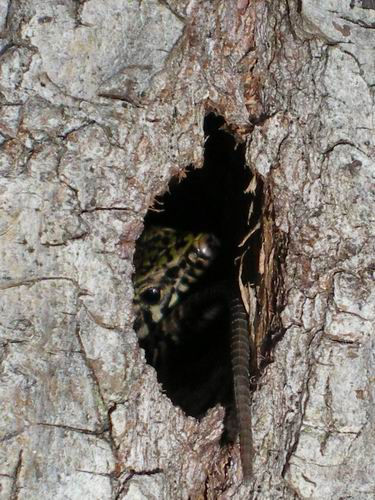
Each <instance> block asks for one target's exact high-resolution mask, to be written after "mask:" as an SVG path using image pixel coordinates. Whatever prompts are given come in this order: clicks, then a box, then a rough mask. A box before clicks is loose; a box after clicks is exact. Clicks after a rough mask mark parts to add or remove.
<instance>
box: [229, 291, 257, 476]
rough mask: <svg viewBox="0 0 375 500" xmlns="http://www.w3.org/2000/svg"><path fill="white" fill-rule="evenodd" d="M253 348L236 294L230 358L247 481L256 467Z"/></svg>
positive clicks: (232, 309) (243, 472)
mask: <svg viewBox="0 0 375 500" xmlns="http://www.w3.org/2000/svg"><path fill="white" fill-rule="evenodd" d="M251 347H252V340H251V339H250V336H249V327H248V316H247V313H246V310H245V308H244V305H243V303H242V299H241V297H240V296H239V294H238V293H236V294H235V295H234V296H233V298H232V300H231V360H232V370H233V385H234V398H235V404H236V411H237V420H238V427H239V436H240V453H241V463H242V474H243V479H244V482H248V481H249V480H250V479H251V477H252V469H253V466H252V459H253V436H252V430H251V389H250V364H251V359H252V358H251V356H252V355H254V352H251V351H252V348H251Z"/></svg>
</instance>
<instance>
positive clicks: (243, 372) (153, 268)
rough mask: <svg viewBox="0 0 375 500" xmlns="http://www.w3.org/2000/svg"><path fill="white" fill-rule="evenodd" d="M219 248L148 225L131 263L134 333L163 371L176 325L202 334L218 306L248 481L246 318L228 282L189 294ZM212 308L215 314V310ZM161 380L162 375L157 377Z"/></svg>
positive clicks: (207, 238) (209, 238) (196, 236)
mask: <svg viewBox="0 0 375 500" xmlns="http://www.w3.org/2000/svg"><path fill="white" fill-rule="evenodd" d="M219 248H220V243H219V240H218V239H217V238H216V236H214V235H213V234H210V233H192V232H189V231H181V230H176V229H172V228H167V227H157V226H150V227H148V228H146V230H145V231H144V232H143V234H142V236H141V239H140V241H139V243H138V246H137V250H136V254H135V259H134V264H135V271H136V272H135V279H134V291H135V295H134V306H135V313H136V319H135V323H134V328H135V330H136V332H137V336H138V339H139V344H140V346H141V347H142V348H144V350H145V353H146V359H147V361H148V362H149V363H150V364H151V365H152V366H154V367H155V368H158V367H159V368H160V367H161V369H163V366H164V365H165V363H166V360H165V352H164V351H165V346H166V343H167V342H172V343H178V342H179V330H180V325H182V324H183V323H184V321H187V320H191V318H194V319H193V326H194V327H195V328H196V329H198V330H199V329H203V328H204V325H205V324H207V322H209V321H211V319H212V318H213V317H215V314H217V310H218V309H220V305H222V304H223V303H225V304H226V306H227V307H228V308H229V309H230V316H231V322H230V324H231V327H230V328H231V332H230V335H231V342H230V344H231V363H232V371H233V385H234V399H235V406H236V413H237V420H238V427H239V437H240V455H241V463H242V472H243V478H244V480H245V481H246V482H247V481H248V480H249V479H250V478H251V476H252V454H253V446H252V434H251V407H250V405H251V388H250V375H251V373H250V371H251V370H250V367H251V357H252V356H253V355H254V352H253V347H252V344H251V341H250V338H249V333H248V326H249V325H248V316H247V312H246V310H245V308H244V306H243V303H242V299H241V296H240V294H239V292H237V291H235V288H236V287H234V286H231V285H230V284H228V283H219V284H218V285H215V286H211V287H208V288H207V289H203V290H199V291H197V292H194V291H192V290H194V285H195V284H196V283H197V282H199V280H200V279H201V277H202V276H203V274H204V273H205V272H206V271H207V269H208V268H209V267H210V266H211V265H212V263H213V262H214V260H215V258H216V256H217V255H218V252H219ZM215 303H218V304H219V306H218V309H215ZM161 379H162V380H163V376H161Z"/></svg>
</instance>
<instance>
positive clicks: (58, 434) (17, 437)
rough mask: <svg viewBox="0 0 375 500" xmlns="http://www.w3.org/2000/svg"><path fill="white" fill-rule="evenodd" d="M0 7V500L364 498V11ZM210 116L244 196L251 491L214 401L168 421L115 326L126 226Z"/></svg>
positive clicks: (369, 455)
mask: <svg viewBox="0 0 375 500" xmlns="http://www.w3.org/2000/svg"><path fill="white" fill-rule="evenodd" d="M0 14H1V16H2V36H3V38H2V41H1V53H0V54H1V55H0V72H1V107H2V109H1V117H0V131H1V134H2V144H1V164H0V169H1V174H2V178H1V188H0V189H1V199H0V202H1V240H0V244H1V305H0V308H1V330H0V332H1V346H2V351H1V356H0V363H1V365H0V366H1V371H0V373H1V387H0V393H1V410H0V411H1V419H0V427H1V440H0V443H1V447H0V498H1V499H8V498H10V499H15V498H17V499H28V500H30V499H40V498H43V497H44V498H54V499H55V498H64V499H66V498H69V499H78V498H84V499H96V498H97V499H101V500H102V499H114V498H120V499H135V498H147V499H151V498H155V499H179V498H181V499H185V498H186V499H187V498H222V499H224V498H225V499H227V498H236V499H242V498H255V497H256V498H264V499H266V498H272V499H276V498H288V499H289V498H316V499H318V498H319V499H321V498H355V499H362V498H373V497H374V495H375V479H374V478H375V429H374V419H375V410H374V405H373V400H374V397H375V394H374V380H375V378H374V377H375V373H374V372H375V368H374V367H375V363H374V335H373V320H374V285H373V282H372V281H371V279H372V275H371V274H372V272H373V252H374V245H373V243H374V239H373V236H374V221H373V219H374V217H373V213H374V204H373V200H374V198H373V195H374V193H373V191H372V192H371V190H370V188H371V182H373V171H374V170H373V168H374V165H373V156H374V151H375V149H374V147H375V144H374V131H373V91H372V88H373V86H374V84H375V71H374V69H375V67H374V66H375V63H374V61H375V58H374V46H375V35H374V30H373V29H371V28H373V27H374V23H375V4H374V2H371V1H369V0H355V1H354V0H353V1H352V2H349V1H347V2H342V1H339V0H325V1H322V2H314V1H313V0H300V1H297V0H296V1H294V0H289V1H288V0H284V1H267V2H266V1H264V0H259V1H255V0H253V1H246V0H238V1H234V0H227V1H226V0H214V1H203V0H190V1H188V0H180V1H177V0H166V1H157V0H149V1H147V2H145V1H144V2H141V1H139V2H137V1H135V0H134V1H128V0H106V1H105V2H101V1H95V0H91V1H90V0H87V1H79V2H78V1H77V2H73V1H70V0H63V1H61V2H56V1H55V0H46V1H44V2H36V1H35V0H23V1H13V2H10V1H9V2H6V1H5V0H4V1H2V2H1V4H0ZM211 111H214V112H216V113H217V114H220V115H222V116H223V117H224V118H225V120H226V123H227V125H228V127H229V128H230V129H231V131H232V132H233V134H235V136H236V138H237V140H238V141H246V159H247V163H248V166H249V168H251V169H252V171H253V172H254V173H255V174H257V175H258V176H259V179H262V181H263V186H264V193H265V195H264V207H263V212H262V213H263V221H262V228H263V229H262V231H263V233H262V234H263V252H262V255H263V263H262V266H261V268H262V272H263V281H262V286H261V289H260V297H259V303H260V305H261V313H260V314H261V316H260V323H259V324H260V325H261V326H260V327H259V328H260V329H263V330H262V332H261V333H262V335H261V336H262V337H267V336H268V337H269V336H273V337H277V340H278V341H277V342H276V343H275V347H274V349H273V352H272V358H273V362H272V363H271V364H269V365H268V366H267V367H266V368H265V370H264V371H263V373H262V375H261V378H260V379H259V381H258V384H257V389H256V391H255V393H254V396H253V407H252V420H253V439H254V457H253V474H254V475H253V480H252V481H251V482H250V484H249V485H245V484H242V473H241V466H240V459H239V456H240V455H239V448H238V444H236V445H234V446H231V447H228V446H227V447H221V446H220V436H221V432H222V425H223V409H222V408H221V407H215V408H213V409H211V410H209V412H208V413H207V415H206V416H205V417H204V418H203V419H202V420H201V421H198V420H195V419H193V418H192V417H186V416H185V415H184V414H183V412H182V411H181V410H180V409H179V408H176V407H174V406H173V404H172V403H171V402H170V401H169V399H168V398H167V397H166V395H165V394H163V392H162V391H161V389H160V387H159V385H158V383H157V379H156V375H155V372H154V370H153V369H152V368H151V367H150V366H148V365H147V364H146V363H145V360H144V355H143V351H141V350H140V348H139V347H138V343H137V338H136V335H135V333H134V331H133V330H132V322H133V319H134V318H133V313H132V296H133V289H132V272H133V267H132V258H133V251H134V245H135V241H136V239H137V238H138V237H139V235H140V234H141V231H142V220H143V217H144V215H145V213H146V211H147V209H148V208H149V206H150V205H151V204H152V201H153V200H154V197H155V196H156V195H157V194H159V193H162V192H163V191H164V190H165V189H166V187H167V184H168V182H169V180H170V179H171V178H172V176H176V175H177V176H183V175H184V168H185V167H186V166H188V165H190V164H193V165H195V166H196V167H199V166H201V165H202V161H203V145H204V136H203V119H204V116H205V115H206V114H207V113H208V112H211ZM372 187H373V185H372ZM276 328H277V331H275V329H276ZM271 340H272V339H271ZM275 340H276V339H275Z"/></svg>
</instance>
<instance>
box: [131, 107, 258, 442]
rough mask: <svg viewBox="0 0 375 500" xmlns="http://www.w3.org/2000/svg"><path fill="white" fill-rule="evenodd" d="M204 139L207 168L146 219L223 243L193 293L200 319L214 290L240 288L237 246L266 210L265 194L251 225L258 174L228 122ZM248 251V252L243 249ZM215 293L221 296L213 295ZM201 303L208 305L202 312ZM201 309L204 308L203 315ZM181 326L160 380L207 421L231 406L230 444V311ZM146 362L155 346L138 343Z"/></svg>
mask: <svg viewBox="0 0 375 500" xmlns="http://www.w3.org/2000/svg"><path fill="white" fill-rule="evenodd" d="M204 132H205V136H206V143H205V155H204V166H203V168H201V169H194V168H190V167H189V168H188V169H187V176H186V178H185V179H183V180H182V181H180V182H179V181H178V180H177V179H172V181H171V183H170V185H169V191H168V192H167V193H166V194H165V195H164V196H162V197H161V198H159V200H158V201H159V203H158V204H157V206H156V207H157V209H160V211H154V210H150V211H149V212H148V214H147V216H146V218H145V231H147V229H148V228H149V227H150V226H161V227H171V228H174V229H177V230H181V231H185V230H187V231H191V232H194V233H200V232H204V233H212V234H214V235H215V236H216V237H217V238H218V240H219V241H220V251H219V254H218V256H217V258H216V259H215V261H214V263H213V264H212V266H210V267H209V268H208V270H207V271H206V273H205V274H204V275H203V276H202V277H201V278H200V280H199V282H197V283H196V284H195V285H194V288H193V290H192V292H191V293H190V292H189V293H188V294H187V296H188V297H191V296H192V295H191V294H195V295H194V296H195V297H198V300H197V314H196V316H199V315H200V314H204V312H203V313H202V311H203V310H204V307H205V305H204V301H203V302H202V301H201V300H200V298H201V297H202V294H204V292H205V291H207V290H208V289H210V290H211V289H212V290H215V287H217V286H218V285H219V284H224V286H225V287H227V289H228V292H229V289H230V287H232V286H236V283H237V277H236V270H235V265H234V261H235V258H236V257H237V256H238V255H239V254H240V250H239V249H238V245H239V242H240V241H241V240H242V239H243V238H244V236H245V235H246V233H247V232H248V230H249V226H250V227H251V226H252V225H253V223H254V221H255V220H257V219H258V218H259V215H260V210H261V199H260V198H261V194H258V195H256V203H255V207H254V208H255V209H254V212H253V215H252V217H251V220H250V221H249V220H248V219H249V206H250V203H251V200H252V199H253V198H254V197H253V196H252V195H251V194H248V193H245V190H246V188H247V187H248V186H249V184H250V181H251V178H252V175H251V173H250V170H249V168H248V167H246V165H245V145H244V144H236V141H235V139H234V137H233V135H231V134H230V133H229V132H228V131H227V130H226V128H225V122H224V119H223V118H222V117H220V116H217V115H215V114H213V113H210V114H209V115H207V117H206V119H205V122H204ZM259 233H260V232H258V236H257V235H256V236H255V239H256V241H255V244H254V239H253V243H252V245H253V247H254V249H255V250H253V251H249V252H247V257H246V259H245V261H244V264H245V265H244V273H245V275H246V276H245V277H244V278H245V279H244V281H250V282H254V281H256V280H257V273H258V269H257V265H258V253H259V246H260V236H259ZM242 251H243V249H242ZM213 295H215V294H213ZM202 304H203V306H202ZM200 308H201V309H202V310H201V309H200ZM194 321H195V320H193V321H192V327H191V328H182V331H181V332H178V336H179V342H178V344H175V343H173V342H171V343H170V344H168V347H167V353H166V356H165V359H167V363H166V366H163V367H162V368H161V369H159V368H160V367H158V366H156V368H157V371H158V379H159V382H161V384H162V385H163V388H164V390H165V391H166V393H167V395H168V396H169V398H170V399H171V400H172V402H173V403H174V404H176V405H178V406H180V407H181V408H182V409H183V410H184V411H185V413H186V414H188V415H191V416H194V417H198V418H199V417H201V416H203V415H204V414H205V412H206V411H207V410H208V409H209V408H210V407H213V406H214V405H215V404H217V403H221V404H223V405H224V406H225V407H226V408H227V410H228V411H227V417H228V418H227V425H226V427H227V432H228V436H229V438H231V434H232V432H231V427H232V424H231V422H230V421H231V420H232V418H231V413H233V411H230V408H231V405H232V386H233V383H232V374H231V366H230V350H229V335H230V328H229V310H228V307H222V308H220V313H219V314H217V315H216V316H215V317H214V319H213V320H210V321H208V322H207V325H205V326H204V327H203V328H201V329H199V332H196V331H194ZM140 345H141V347H143V348H144V349H145V352H146V359H147V360H148V362H149V363H150V364H153V354H154V353H153V349H154V344H153V343H151V344H150V343H149V339H148V338H147V339H146V340H143V341H140Z"/></svg>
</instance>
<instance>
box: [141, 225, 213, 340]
mask: <svg viewBox="0 0 375 500" xmlns="http://www.w3.org/2000/svg"><path fill="white" fill-rule="evenodd" d="M217 247H218V241H217V239H216V238H215V237H214V236H212V235H210V234H205V233H199V234H194V233H191V232H187V231H180V230H175V229H171V228H165V227H154V226H152V227H149V228H147V229H146V230H145V231H144V233H143V234H142V236H141V238H140V240H139V242H138V244H137V251H136V255H135V259H134V263H135V270H136V273H135V280H134V291H135V296H134V304H135V307H136V314H137V319H136V323H135V328H136V330H137V333H138V336H139V337H140V338H144V337H146V336H147V335H148V334H149V333H150V331H151V330H152V329H153V328H154V327H155V326H156V325H157V324H158V323H160V321H161V320H162V319H163V318H165V317H166V316H167V315H168V314H169V313H170V311H171V310H172V309H173V308H174V307H175V306H176V304H179V301H180V299H181V297H182V296H183V295H184V294H186V293H188V292H189V289H190V288H191V286H192V284H193V283H195V282H196V281H197V279H198V278H199V277H200V276H201V274H202V273H203V272H204V270H205V269H206V268H207V267H208V266H209V265H210V264H211V262H212V260H213V259H214V257H215V255H216V249H217ZM152 288H155V289H157V290H159V291H160V300H158V301H157V303H155V304H151V303H149V302H148V301H147V300H145V295H146V293H147V291H149V290H150V289H152Z"/></svg>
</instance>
